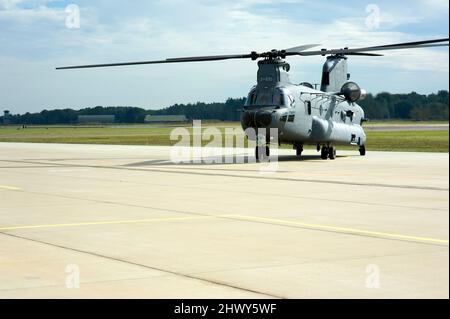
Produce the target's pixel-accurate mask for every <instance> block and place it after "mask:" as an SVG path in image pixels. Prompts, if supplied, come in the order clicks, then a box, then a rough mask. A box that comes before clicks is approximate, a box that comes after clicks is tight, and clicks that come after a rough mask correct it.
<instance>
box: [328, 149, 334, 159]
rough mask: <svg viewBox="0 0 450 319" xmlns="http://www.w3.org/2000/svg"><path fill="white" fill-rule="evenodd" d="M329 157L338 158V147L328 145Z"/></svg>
mask: <svg viewBox="0 0 450 319" xmlns="http://www.w3.org/2000/svg"><path fill="white" fill-rule="evenodd" d="M328 158H329V159H330V160H335V159H336V149H335V148H334V147H333V146H330V147H328Z"/></svg>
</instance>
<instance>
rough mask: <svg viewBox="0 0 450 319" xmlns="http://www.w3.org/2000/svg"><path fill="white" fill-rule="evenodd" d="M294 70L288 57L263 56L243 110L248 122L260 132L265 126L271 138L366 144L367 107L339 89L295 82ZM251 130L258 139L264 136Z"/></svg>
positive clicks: (291, 141) (287, 141)
mask: <svg viewBox="0 0 450 319" xmlns="http://www.w3.org/2000/svg"><path fill="white" fill-rule="evenodd" d="M288 71H289V65H288V64H287V63H285V62H284V61H282V60H266V61H261V62H260V64H259V71H258V84H257V85H256V86H255V87H253V88H252V90H251V91H250V93H249V95H248V98H247V101H246V104H245V106H244V109H243V112H242V117H241V125H242V128H243V129H244V130H247V129H248V128H253V129H256V130H258V132H261V131H263V130H264V129H265V132H266V142H267V144H270V143H272V142H273V141H277V142H278V143H280V144H282V143H284V144H292V145H294V146H300V145H301V146H302V147H303V145H304V144H313V145H318V146H319V145H323V146H325V147H329V146H330V145H354V146H359V147H364V145H365V143H366V134H365V132H364V129H363V127H362V124H363V122H364V121H365V117H364V111H363V109H362V108H361V107H360V106H359V105H358V104H356V103H354V102H350V101H348V100H346V99H345V98H343V97H342V96H341V95H339V94H337V93H339V92H323V91H319V90H316V89H313V88H312V85H309V84H303V85H295V84H292V83H291V82H290V81H289V77H288V75H287V72H288ZM270 129H276V130H270ZM275 132H276V133H275ZM274 134H277V136H273V135H274ZM247 135H248V138H249V139H252V140H254V139H257V138H259V137H260V136H261V135H260V134H256V135H254V134H247Z"/></svg>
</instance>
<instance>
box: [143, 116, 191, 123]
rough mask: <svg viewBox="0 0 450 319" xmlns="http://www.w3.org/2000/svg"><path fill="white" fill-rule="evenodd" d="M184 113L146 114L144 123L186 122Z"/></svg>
mask: <svg viewBox="0 0 450 319" xmlns="http://www.w3.org/2000/svg"><path fill="white" fill-rule="evenodd" d="M188 121H189V120H188V118H187V117H186V116H185V115H147V116H146V117H145V123H183V122H188Z"/></svg>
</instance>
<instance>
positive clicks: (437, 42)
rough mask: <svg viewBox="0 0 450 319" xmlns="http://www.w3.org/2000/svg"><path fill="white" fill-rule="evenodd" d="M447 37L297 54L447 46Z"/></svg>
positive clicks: (326, 53) (307, 54)
mask: <svg viewBox="0 0 450 319" xmlns="http://www.w3.org/2000/svg"><path fill="white" fill-rule="evenodd" d="M448 41H449V39H448V38H446V39H436V40H427V41H418V42H406V43H396V44H389V45H382V46H374V47H365V48H356V49H348V48H345V49H334V50H327V49H323V50H320V51H309V52H308V51H306V52H300V53H298V55H301V56H312V55H329V54H343V55H348V54H350V53H365V52H372V51H386V50H401V49H414V48H431V47H442V46H448V43H445V44H444V43H442V42H448Z"/></svg>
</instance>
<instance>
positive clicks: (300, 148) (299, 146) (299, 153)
mask: <svg viewBox="0 0 450 319" xmlns="http://www.w3.org/2000/svg"><path fill="white" fill-rule="evenodd" d="M294 149H295V150H296V152H297V157H298V158H300V157H302V153H303V144H294Z"/></svg>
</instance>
